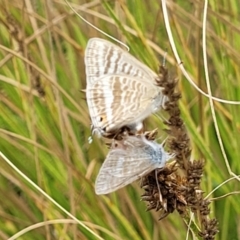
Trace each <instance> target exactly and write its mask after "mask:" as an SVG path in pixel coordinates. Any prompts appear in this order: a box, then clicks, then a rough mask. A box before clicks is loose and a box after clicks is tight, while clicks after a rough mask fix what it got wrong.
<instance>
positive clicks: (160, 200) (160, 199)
mask: <svg viewBox="0 0 240 240" xmlns="http://www.w3.org/2000/svg"><path fill="white" fill-rule="evenodd" d="M157 174H158V170H157V169H155V178H156V183H157V187H158V193H159V202H160V203H162V202H163V199H162V193H161V190H160V185H159V182H158V175H157Z"/></svg>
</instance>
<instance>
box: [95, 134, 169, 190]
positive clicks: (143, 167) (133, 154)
mask: <svg viewBox="0 0 240 240" xmlns="http://www.w3.org/2000/svg"><path fill="white" fill-rule="evenodd" d="M154 144H156V145H157V149H156V148H155V146H152V145H151V144H148V140H145V141H143V140H142V139H141V138H140V139H139V138H138V137H130V138H129V139H128V140H127V141H125V143H124V145H123V146H122V147H117V148H116V149H111V150H110V152H109V154H108V155H107V158H106V160H105V162H104V163H103V165H102V167H101V169H100V171H99V174H98V176H97V179H96V184H95V192H96V194H98V195H100V194H108V193H110V192H113V191H116V190H117V189H119V188H122V187H124V186H126V185H128V184H130V183H132V182H134V181H136V180H137V179H139V178H141V177H142V176H144V175H146V174H147V173H149V172H151V171H153V170H154V169H156V168H159V167H162V166H163V165H164V164H165V161H166V160H167V159H163V158H164V157H165V155H164V154H163V153H164V150H163V148H162V147H161V145H159V144H157V143H155V142H154ZM158 151H159V152H158Z"/></svg>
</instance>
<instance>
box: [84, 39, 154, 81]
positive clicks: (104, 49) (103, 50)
mask: <svg viewBox="0 0 240 240" xmlns="http://www.w3.org/2000/svg"><path fill="white" fill-rule="evenodd" d="M85 65H86V75H87V84H90V85H92V84H93V83H94V82H96V81H98V80H99V78H100V77H102V76H106V75H127V76H132V77H137V78H141V79H143V80H146V81H148V82H149V81H151V82H154V81H155V79H156V77H157V75H156V73H154V72H153V71H152V70H151V69H150V68H148V67H147V66H146V65H144V64H143V63H141V62H140V61H138V60H137V59H136V58H134V57H133V56H132V55H130V54H129V53H128V52H127V51H124V50H123V49H122V48H120V47H118V46H117V45H115V44H113V43H111V42H109V41H106V40H104V39H100V38H91V39H90V40H89V41H88V44H87V47H86V51H85Z"/></svg>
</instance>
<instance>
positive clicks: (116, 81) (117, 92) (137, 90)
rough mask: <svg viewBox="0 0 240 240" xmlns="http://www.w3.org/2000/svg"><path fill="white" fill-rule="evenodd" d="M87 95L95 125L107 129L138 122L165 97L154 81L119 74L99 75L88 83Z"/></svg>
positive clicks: (154, 109)
mask: <svg viewBox="0 0 240 240" xmlns="http://www.w3.org/2000/svg"><path fill="white" fill-rule="evenodd" d="M86 96H87V103H88V108H89V112H90V116H91V119H92V124H93V126H94V128H96V129H101V130H102V131H106V132H111V131H112V130H115V129H120V128H121V127H123V126H128V125H132V124H134V123H138V122H141V121H142V120H144V119H145V118H146V117H148V116H149V115H150V114H151V113H153V112H155V111H156V110H158V109H159V108H160V106H161V104H162V101H163V100H164V97H163V96H162V94H161V93H160V90H159V89H158V88H157V87H156V86H154V85H153V84H151V83H145V82H141V81H139V79H137V78H134V77H129V76H121V75H115V76H105V77H102V78H100V79H99V80H98V81H97V82H95V83H94V84H92V85H90V86H87V91H86ZM101 130H100V131H101Z"/></svg>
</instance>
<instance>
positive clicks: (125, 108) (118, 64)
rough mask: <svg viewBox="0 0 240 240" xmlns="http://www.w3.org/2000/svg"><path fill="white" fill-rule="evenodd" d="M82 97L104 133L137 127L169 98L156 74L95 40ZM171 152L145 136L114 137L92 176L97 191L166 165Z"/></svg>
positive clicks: (89, 47)
mask: <svg viewBox="0 0 240 240" xmlns="http://www.w3.org/2000/svg"><path fill="white" fill-rule="evenodd" d="M85 65H86V77H87V87H86V99H87V104H88V108H89V113H90V117H91V120H92V132H93V133H97V134H98V135H99V136H106V135H108V134H110V133H111V132H115V131H118V130H119V129H121V128H122V127H128V128H129V129H130V130H132V131H133V132H134V131H138V130H140V129H141V128H142V121H143V120H144V119H145V118H146V117H148V116H149V115H151V114H152V113H154V112H156V111H158V110H160V109H161V108H162V107H163V106H164V104H165V102H166V101H167V97H166V96H164V95H163V93H162V91H163V89H162V88H161V87H159V86H157V85H156V79H157V75H156V74H155V73H154V72H153V71H152V70H151V69H149V68H148V67H147V66H145V65H144V64H142V63H141V62H139V61H138V60H137V59H136V58H134V57H133V56H131V55H130V54H129V53H128V52H126V51H124V50H122V49H121V48H119V47H118V46H116V45H114V44H112V43H110V42H108V41H106V40H103V39H99V38H92V39H90V40H89V42H88V44H87V47H86V51H85ZM168 159H169V155H168V154H167V153H166V152H165V151H164V149H163V148H162V145H160V144H157V143H156V142H154V141H149V140H147V139H146V138H145V137H144V136H128V137H127V136H126V137H125V138H123V139H122V140H121V141H117V140H114V142H113V145H112V147H111V149H110V152H109V154H108V155H107V157H106V160H105V162H104V163H103V165H102V167H101V169H100V172H99V175H98V177H97V180H96V185H95V191H96V193H97V194H106V193H110V192H112V191H115V190H117V189H118V188H121V187H124V186H125V185H127V184H129V183H131V182H133V181H135V180H136V179H138V178H139V177H142V176H144V175H146V174H147V173H149V172H150V171H152V170H154V169H156V168H161V167H163V166H164V164H165V162H166V160H168Z"/></svg>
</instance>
